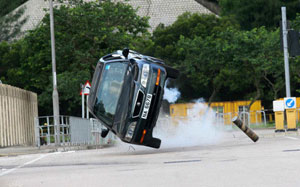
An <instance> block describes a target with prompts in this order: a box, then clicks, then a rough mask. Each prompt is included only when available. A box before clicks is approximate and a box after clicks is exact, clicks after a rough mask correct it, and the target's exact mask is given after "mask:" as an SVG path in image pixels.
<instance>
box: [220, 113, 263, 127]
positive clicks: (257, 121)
mask: <svg viewBox="0 0 300 187" xmlns="http://www.w3.org/2000/svg"><path fill="white" fill-rule="evenodd" d="M234 116H239V118H240V119H241V120H242V121H243V123H244V124H246V125H248V126H251V125H261V124H262V125H265V126H266V125H267V116H266V112H265V111H263V110H262V111H250V112H245V111H243V112H230V113H216V123H217V124H224V125H233V123H232V121H231V119H232V118H233V117H234Z"/></svg>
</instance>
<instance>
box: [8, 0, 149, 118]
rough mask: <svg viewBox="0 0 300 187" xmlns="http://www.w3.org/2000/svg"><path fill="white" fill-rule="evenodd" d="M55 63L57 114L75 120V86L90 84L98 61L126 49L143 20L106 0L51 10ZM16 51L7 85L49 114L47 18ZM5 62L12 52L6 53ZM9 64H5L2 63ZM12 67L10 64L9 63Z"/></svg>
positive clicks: (77, 90)
mask: <svg viewBox="0 0 300 187" xmlns="http://www.w3.org/2000/svg"><path fill="white" fill-rule="evenodd" d="M54 20H55V39H56V61H57V77H58V91H59V94H60V106H61V107H60V109H61V113H62V114H67V115H80V110H81V107H80V96H79V93H80V83H84V82H85V81H86V80H91V77H92V74H93V72H94V68H95V66H96V63H97V61H98V59H99V58H100V57H101V56H102V55H104V54H107V53H111V52H112V51H114V50H117V49H122V48H124V47H130V48H131V49H135V43H136V42H137V41H138V40H140V39H141V38H142V36H143V34H147V28H148V22H147V20H148V18H146V17H139V16H138V15H137V14H136V10H135V9H133V8H132V7H131V6H129V5H126V4H123V3H113V2H111V1H97V2H82V1H76V2H75V1H73V4H72V5H61V6H60V7H58V8H55V9H54ZM14 45H16V46H20V48H21V49H19V50H18V53H17V55H14V56H15V58H16V59H15V60H14V62H15V63H17V64H15V65H14V67H15V68H14V69H9V70H8V71H7V77H6V80H7V81H8V83H10V84H12V85H15V86H18V87H21V88H25V89H28V90H31V91H34V92H37V93H38V98H39V113H40V114H42V115H49V114H51V111H52V110H51V106H52V100H51V99H52V97H51V95H52V77H51V75H52V73H51V46H50V25H49V15H46V16H45V17H44V19H43V20H42V22H41V24H40V25H39V27H38V28H36V29H34V30H32V31H30V32H29V33H28V35H26V36H25V38H24V39H22V40H20V41H18V42H16V43H14V44H12V45H11V48H13V46H14ZM9 53H10V54H9V55H7V56H10V57H11V58H12V57H13V55H11V54H12V53H13V51H12V49H11V50H10V51H9ZM7 61H9V60H7ZM10 61H11V62H12V60H10Z"/></svg>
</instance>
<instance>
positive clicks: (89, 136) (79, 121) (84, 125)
mask: <svg viewBox="0 0 300 187" xmlns="http://www.w3.org/2000/svg"><path fill="white" fill-rule="evenodd" d="M59 119H60V134H59V144H60V145H62V146H74V145H105V144H110V143H113V142H114V141H115V139H116V138H115V136H114V135H113V134H112V133H111V132H110V133H109V134H108V135H107V137H106V138H102V137H101V132H102V129H104V128H105V127H104V126H103V125H102V124H101V123H100V122H99V121H98V120H96V119H93V118H91V119H83V118H79V117H73V116H60V117H59ZM35 127H36V131H35V133H36V145H37V146H45V145H54V141H55V136H56V134H55V130H54V129H55V125H54V119H53V116H42V117H38V118H36V119H35Z"/></svg>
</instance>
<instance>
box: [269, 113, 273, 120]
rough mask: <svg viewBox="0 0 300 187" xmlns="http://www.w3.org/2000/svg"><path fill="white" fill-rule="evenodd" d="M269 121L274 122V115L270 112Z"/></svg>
mask: <svg viewBox="0 0 300 187" xmlns="http://www.w3.org/2000/svg"><path fill="white" fill-rule="evenodd" d="M269 122H273V116H272V114H269Z"/></svg>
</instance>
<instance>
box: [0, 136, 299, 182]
mask: <svg viewBox="0 0 300 187" xmlns="http://www.w3.org/2000/svg"><path fill="white" fill-rule="evenodd" d="M259 134H260V140H259V141H258V142H257V143H253V142H252V141H251V140H250V139H249V138H247V137H246V136H245V135H244V134H243V133H242V132H240V131H234V132H227V133H226V134H225V136H223V138H222V141H220V142H218V143H215V144H214V145H201V146H193V147H176V146H173V147H169V148H168V147H165V148H162V149H158V150H156V149H151V148H149V149H148V148H144V147H135V148H133V147H129V146H128V144H122V145H119V146H116V147H111V148H105V149H98V150H84V151H69V152H55V153H44V154H30V155H20V156H15V157H0V186H1V187H6V186H8V187H9V186H12V187H22V186H26V187H35V186H49V187H54V186H79V187H85V186H93V187H94V186H169V187H171V186H207V187H211V186H216V187H220V186H230V187H234V186H238V187H241V186H243V187H248V186H249V187H250V186H251V187H253V186H255V187H258V186H272V187H276V186H286V187H293V186H295V187H299V186H300V177H299V173H300V136H299V134H298V133H297V134H286V135H278V134H277V135H274V134H273V131H272V132H271V131H260V132H259Z"/></svg>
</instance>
